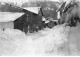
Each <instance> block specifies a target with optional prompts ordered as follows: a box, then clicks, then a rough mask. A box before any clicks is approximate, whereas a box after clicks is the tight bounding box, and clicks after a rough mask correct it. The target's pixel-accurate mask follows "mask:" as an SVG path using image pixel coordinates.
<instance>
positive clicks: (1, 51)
mask: <svg viewBox="0 0 80 57" xmlns="http://www.w3.org/2000/svg"><path fill="white" fill-rule="evenodd" d="M68 33H69V27H65V26H64V25H61V26H56V27H54V28H52V29H47V28H46V29H44V30H41V31H39V32H36V33H32V34H27V35H26V34H25V33H24V32H21V31H20V30H16V29H6V30H5V31H1V30H0V55H67V54H68V49H67V42H68ZM65 46H66V47H65ZM65 48H66V49H65ZM64 50H66V51H65V52H64Z"/></svg>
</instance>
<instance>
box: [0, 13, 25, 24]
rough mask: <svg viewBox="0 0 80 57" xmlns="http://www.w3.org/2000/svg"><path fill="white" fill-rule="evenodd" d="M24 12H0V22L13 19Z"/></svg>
mask: <svg viewBox="0 0 80 57" xmlns="http://www.w3.org/2000/svg"><path fill="white" fill-rule="evenodd" d="M23 14H24V13H18V12H17V13H11V12H0V22H9V21H14V20H16V19H17V18H19V17H20V16H22V15H23Z"/></svg>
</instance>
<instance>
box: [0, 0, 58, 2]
mask: <svg viewBox="0 0 80 57" xmlns="http://www.w3.org/2000/svg"><path fill="white" fill-rule="evenodd" d="M0 1H5V2H7V1H8V2H22V1H23V2H25V1H26V2H28V1H35V0H0ZM51 1H59V0H51Z"/></svg>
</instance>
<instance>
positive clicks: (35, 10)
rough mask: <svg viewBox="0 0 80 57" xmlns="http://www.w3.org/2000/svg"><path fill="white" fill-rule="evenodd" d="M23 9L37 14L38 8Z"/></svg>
mask: <svg viewBox="0 0 80 57" xmlns="http://www.w3.org/2000/svg"><path fill="white" fill-rule="evenodd" d="M23 9H26V10H28V11H31V12H33V13H36V14H38V12H39V9H40V7H25V8H23Z"/></svg>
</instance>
